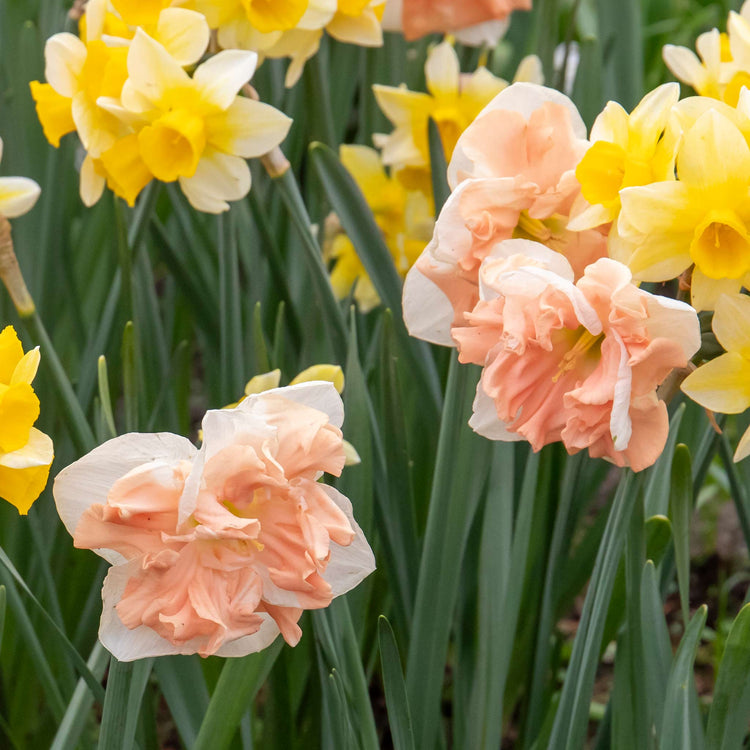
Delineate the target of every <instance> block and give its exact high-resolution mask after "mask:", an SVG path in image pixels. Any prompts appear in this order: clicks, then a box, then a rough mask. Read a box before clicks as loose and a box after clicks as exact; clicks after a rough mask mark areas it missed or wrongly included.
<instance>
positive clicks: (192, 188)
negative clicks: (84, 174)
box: [98, 29, 291, 213]
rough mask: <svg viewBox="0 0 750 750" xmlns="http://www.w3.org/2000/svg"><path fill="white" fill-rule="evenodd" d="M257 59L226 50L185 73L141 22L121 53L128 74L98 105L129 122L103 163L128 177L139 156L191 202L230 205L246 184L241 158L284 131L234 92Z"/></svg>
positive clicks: (278, 116) (270, 111)
mask: <svg viewBox="0 0 750 750" xmlns="http://www.w3.org/2000/svg"><path fill="white" fill-rule="evenodd" d="M256 61H257V56H256V55H255V54H254V53H252V52H243V51H240V50H227V51H224V52H220V53H219V54H217V55H214V56H213V57H211V58H209V59H208V60H206V62H204V63H202V64H201V65H199V66H198V68H196V70H195V73H194V74H193V77H192V78H191V77H190V76H189V75H188V74H187V73H186V72H185V71H184V70H183V68H182V66H180V64H179V63H178V62H177V61H176V60H174V58H172V57H171V56H170V54H169V53H168V52H167V50H166V49H165V48H164V47H163V46H162V45H161V44H159V43H158V42H157V41H155V40H154V39H152V38H151V37H150V36H149V35H148V34H146V32H144V31H143V30H142V29H138V30H137V31H136V34H135V37H134V38H133V41H132V43H131V45H130V49H129V52H128V57H127V69H128V79H127V81H126V82H125V84H124V85H123V88H122V94H121V97H120V99H114V98H106V97H102V98H100V99H99V100H98V104H99V106H100V107H102V108H103V109H105V110H106V111H107V112H109V113H111V114H112V115H113V116H116V117H117V118H118V119H119V120H120V121H121V122H122V123H124V124H127V125H128V126H129V127H131V129H132V131H133V132H132V135H131V137H130V138H129V139H128V140H127V141H126V142H121V143H120V144H119V148H118V151H117V153H116V154H112V155H110V156H112V157H113V158H110V159H109V160H107V158H106V157H107V155H105V159H104V165H105V167H106V169H107V172H108V173H109V175H111V177H112V178H113V179H114V180H115V181H117V182H122V183H127V181H128V180H129V179H130V175H131V164H132V163H133V162H137V161H139V160H140V161H141V162H142V163H143V164H144V165H145V167H146V168H147V170H148V171H149V172H150V173H151V174H152V175H153V176H154V177H156V178H157V179H159V180H162V181H163V182H174V181H176V180H177V181H179V184H180V187H181V188H182V191H183V192H184V193H185V195H186V196H187V198H188V200H189V201H190V203H191V204H192V205H193V207H195V208H197V209H198V210H200V211H207V212H209V213H220V212H221V211H226V210H228V208H229V204H228V203H227V201H233V200H239V199H240V198H243V197H244V196H245V195H247V192H248V191H249V189H250V169H249V167H248V165H247V162H246V161H245V159H247V158H251V157H257V156H261V155H263V154H265V153H267V152H268V151H270V150H271V149H272V148H274V147H275V146H278V144H279V143H280V142H281V141H282V140H283V139H284V138H285V137H286V134H287V131H288V130H289V125H290V123H291V121H290V120H289V118H288V117H286V115H284V114H282V113H281V112H279V111H278V110H276V109H274V108H273V107H270V106H269V105H267V104H262V103H261V102H257V101H254V100H252V99H248V98H245V97H240V96H238V95H237V92H238V91H239V89H240V88H241V87H242V86H243V85H244V84H245V83H246V82H247V81H248V80H249V79H250V77H251V76H252V74H253V72H254V70H255V64H256Z"/></svg>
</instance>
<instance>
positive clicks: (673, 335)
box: [646, 294, 701, 361]
mask: <svg viewBox="0 0 750 750" xmlns="http://www.w3.org/2000/svg"><path fill="white" fill-rule="evenodd" d="M646 304H647V306H648V323H647V327H648V336H649V339H650V340H653V339H655V338H666V339H670V340H671V341H676V342H678V343H679V344H680V346H682V352H683V354H684V356H685V360H686V361H687V360H689V359H690V358H691V357H692V356H693V354H695V353H696V352H697V351H698V349H699V347H700V345H701V332H700V323H699V322H698V315H697V313H696V311H695V309H694V308H693V307H691V306H690V305H688V304H687V303H686V302H680V301H679V300H676V299H671V298H669V297H662V296H660V295H656V294H651V295H649V296H648V297H647V298H646Z"/></svg>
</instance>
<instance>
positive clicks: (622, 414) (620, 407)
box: [609, 331, 633, 451]
mask: <svg viewBox="0 0 750 750" xmlns="http://www.w3.org/2000/svg"><path fill="white" fill-rule="evenodd" d="M610 336H611V337H612V338H613V339H614V340H615V341H616V342H617V345H618V346H619V347H620V361H619V363H618V366H617V380H616V381H615V389H614V395H613V397H612V412H611V414H610V415H609V431H610V435H611V436H612V441H613V443H614V448H615V450H616V451H624V450H625V449H626V448H627V447H628V445H629V444H630V438H631V436H632V435H633V423H632V421H631V419H630V393H631V390H632V383H633V370H632V369H631V367H630V366H629V365H628V359H629V356H628V350H627V349H626V348H625V344H624V343H623V340H622V339H621V338H620V335H619V334H618V333H617V332H616V331H611V332H610Z"/></svg>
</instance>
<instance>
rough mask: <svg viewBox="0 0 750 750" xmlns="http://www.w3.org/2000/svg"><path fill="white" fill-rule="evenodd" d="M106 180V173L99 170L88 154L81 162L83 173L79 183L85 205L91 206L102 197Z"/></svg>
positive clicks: (79, 190)
mask: <svg viewBox="0 0 750 750" xmlns="http://www.w3.org/2000/svg"><path fill="white" fill-rule="evenodd" d="M105 186H106V180H105V178H104V175H103V174H101V173H100V172H98V171H97V169H96V165H95V163H94V160H93V159H92V158H91V156H89V155H88V154H87V155H86V158H85V159H84V160H83V163H82V164H81V175H80V181H79V184H78V192H79V194H80V196H81V200H82V201H83V205H84V206H86V207H87V208H91V206H93V205H94V204H95V203H97V202H98V200H99V199H100V198H101V197H102V193H103V192H104V188H105Z"/></svg>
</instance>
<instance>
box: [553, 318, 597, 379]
mask: <svg viewBox="0 0 750 750" xmlns="http://www.w3.org/2000/svg"><path fill="white" fill-rule="evenodd" d="M603 338H604V335H603V334H599V335H597V336H595V335H594V334H593V333H590V332H589V331H587V330H586V329H585V328H584V329H583V332H582V333H581V335H580V337H579V338H578V341H576V343H575V345H574V346H573V348H572V349H570V350H569V351H567V352H566V353H565V354H564V355H563V358H562V359H561V360H560V364H559V365H558V368H557V373H556V374H555V376H554V377H553V378H552V382H553V383H557V381H558V380H559V379H560V378H561V377H562V376H563V375H564V374H565V373H566V372H570V371H571V370H572V369H573V368H574V367H575V366H576V362H577V361H578V360H579V359H580V358H581V357H582V356H584V355H585V354H586V352H588V351H589V350H590V349H591V348H592V347H594V346H595V345H597V344H599V343H601V340H602V339H603Z"/></svg>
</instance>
